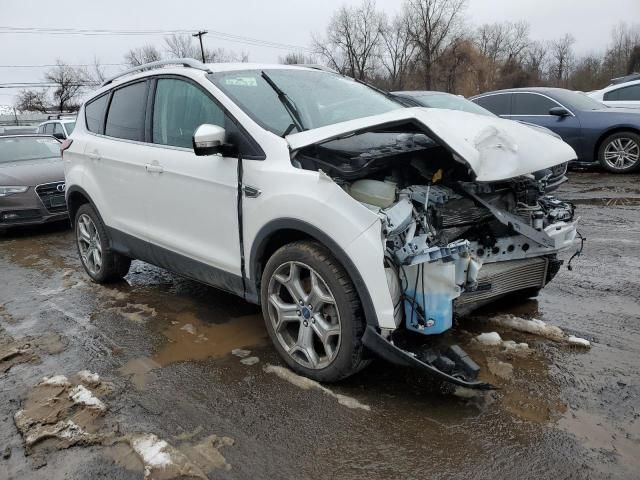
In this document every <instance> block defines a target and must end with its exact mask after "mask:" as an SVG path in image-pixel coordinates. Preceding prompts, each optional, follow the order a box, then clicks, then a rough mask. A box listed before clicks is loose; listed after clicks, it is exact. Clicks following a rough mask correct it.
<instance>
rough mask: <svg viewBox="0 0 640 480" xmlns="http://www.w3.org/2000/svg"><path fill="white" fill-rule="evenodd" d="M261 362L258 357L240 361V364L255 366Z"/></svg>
mask: <svg viewBox="0 0 640 480" xmlns="http://www.w3.org/2000/svg"><path fill="white" fill-rule="evenodd" d="M259 361H260V359H259V358H258V357H247V358H243V359H242V360H240V363H242V364H243V365H255V364H256V363H258V362H259Z"/></svg>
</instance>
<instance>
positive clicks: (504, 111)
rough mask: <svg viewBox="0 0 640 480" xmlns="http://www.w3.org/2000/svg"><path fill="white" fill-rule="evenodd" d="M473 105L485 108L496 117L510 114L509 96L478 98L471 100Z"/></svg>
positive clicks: (499, 95)
mask: <svg viewBox="0 0 640 480" xmlns="http://www.w3.org/2000/svg"><path fill="white" fill-rule="evenodd" d="M473 102H474V103H477V104H478V105H480V106H481V107H482V108H486V109H487V110H489V111H490V112H491V113H494V114H496V115H510V114H511V94H510V93H502V94H498V95H488V96H486V97H480V98H475V99H473Z"/></svg>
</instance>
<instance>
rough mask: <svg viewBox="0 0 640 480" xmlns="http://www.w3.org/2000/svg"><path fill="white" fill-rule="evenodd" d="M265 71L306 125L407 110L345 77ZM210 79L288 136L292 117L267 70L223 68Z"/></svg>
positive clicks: (263, 123) (255, 116)
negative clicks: (230, 70) (265, 76)
mask: <svg viewBox="0 0 640 480" xmlns="http://www.w3.org/2000/svg"><path fill="white" fill-rule="evenodd" d="M264 71H265V72H266V73H267V74H268V78H269V79H271V80H272V81H273V83H274V84H275V85H277V87H278V88H279V89H280V90H281V91H282V92H284V93H285V94H286V96H287V97H288V98H289V99H290V101H291V102H292V103H293V105H295V108H296V110H297V112H298V114H299V116H300V119H301V120H302V122H301V123H302V125H304V128H305V129H312V128H318V127H323V126H325V125H331V124H334V123H339V122H345V121H347V120H353V119H356V118H362V117H368V116H371V115H377V114H381V113H386V112H390V111H392V110H396V109H399V108H403V107H402V105H401V104H400V103H398V102H396V101H394V100H391V99H390V98H388V97H386V96H385V95H383V94H382V93H379V92H377V91H375V90H373V89H372V88H369V87H367V86H366V85H362V84H360V83H358V82H356V81H354V80H352V79H350V78H347V77H343V76H341V75H337V74H333V73H328V72H323V71H315V70H294V69H267V70H264ZM209 78H210V79H211V81H212V82H213V83H214V84H215V85H216V86H217V87H218V88H219V89H220V90H222V91H223V92H224V93H225V94H226V95H227V96H228V97H229V98H231V100H233V101H234V102H235V103H236V104H237V105H238V106H239V107H240V108H242V109H243V110H244V111H245V112H246V113H247V114H248V115H249V116H250V117H251V118H253V119H254V120H255V121H256V122H257V123H259V124H260V125H261V126H262V127H264V128H266V129H267V130H270V131H272V132H273V133H275V134H277V135H282V134H283V133H285V132H286V131H287V130H288V129H289V127H290V126H291V124H292V118H291V115H290V114H289V113H288V112H287V109H286V108H285V105H284V104H283V102H282V101H281V100H280V99H278V94H277V93H276V91H275V90H274V89H273V87H272V86H271V85H269V83H268V82H267V80H266V79H265V78H264V77H263V76H262V70H245V71H233V72H219V73H213V74H210V75H209ZM294 123H295V122H294ZM296 130H297V129H296Z"/></svg>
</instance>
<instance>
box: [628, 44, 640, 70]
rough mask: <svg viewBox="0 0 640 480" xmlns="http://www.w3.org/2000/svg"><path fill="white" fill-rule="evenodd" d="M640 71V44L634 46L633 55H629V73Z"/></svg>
mask: <svg viewBox="0 0 640 480" xmlns="http://www.w3.org/2000/svg"><path fill="white" fill-rule="evenodd" d="M639 71H640V44H638V45H636V46H635V47H633V50H631V55H629V63H628V64H627V73H634V72H639Z"/></svg>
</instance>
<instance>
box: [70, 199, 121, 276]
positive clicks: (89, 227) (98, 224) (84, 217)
mask: <svg viewBox="0 0 640 480" xmlns="http://www.w3.org/2000/svg"><path fill="white" fill-rule="evenodd" d="M73 225H74V230H75V234H76V247H77V249H78V255H79V256H80V261H81V262H82V266H83V267H84V269H85V271H86V272H87V274H88V275H89V277H91V279H92V280H93V281H94V282H96V283H112V282H117V281H120V280H122V278H123V277H124V276H125V275H126V274H127V273H128V272H129V267H130V266H131V259H130V258H128V257H125V256H124V255H121V254H119V253H117V252H114V251H113V250H111V248H109V244H110V242H109V236H108V235H107V229H106V228H105V226H104V223H103V222H102V219H101V218H100V216H99V215H98V214H97V213H96V211H95V210H94V208H93V207H92V206H91V205H90V204H88V203H85V204H84V205H82V206H80V208H79V209H78V211H77V212H76V218H75V221H74V224H73Z"/></svg>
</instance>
